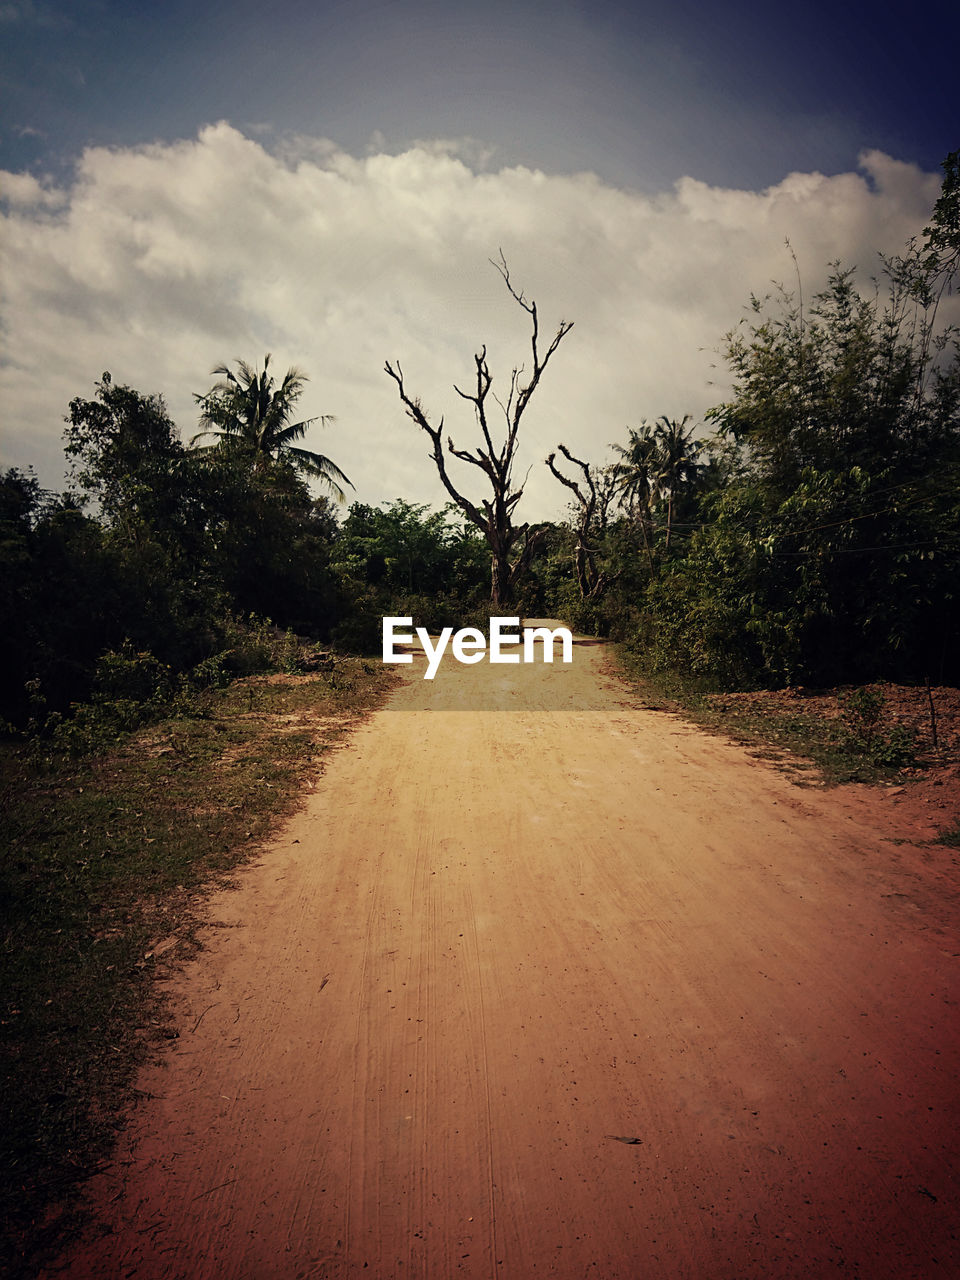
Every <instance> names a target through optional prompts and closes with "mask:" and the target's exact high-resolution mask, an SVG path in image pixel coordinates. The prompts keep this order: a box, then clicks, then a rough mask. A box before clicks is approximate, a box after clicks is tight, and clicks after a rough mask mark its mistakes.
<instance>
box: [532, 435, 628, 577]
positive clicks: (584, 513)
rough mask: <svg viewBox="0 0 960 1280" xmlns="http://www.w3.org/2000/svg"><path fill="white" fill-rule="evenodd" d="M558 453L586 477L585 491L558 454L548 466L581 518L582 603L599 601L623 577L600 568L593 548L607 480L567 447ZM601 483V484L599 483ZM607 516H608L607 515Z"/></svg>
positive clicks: (576, 557) (577, 554) (577, 551)
mask: <svg viewBox="0 0 960 1280" xmlns="http://www.w3.org/2000/svg"><path fill="white" fill-rule="evenodd" d="M557 449H558V450H559V452H560V453H562V454H563V456H564V457H565V458H566V459H567V461H568V462H570V463H572V464H573V465H574V466H575V467H579V469H580V473H581V475H582V476H583V488H581V487H580V482H579V481H577V480H571V479H570V477H569V476H566V475H564V474H563V472H562V471H560V470H559V468H558V467H557V465H556V461H555V459H556V456H557V455H556V453H551V454H550V455H549V456H548V458H547V466H548V467H549V468H550V471H551V474H552V475H554V476H555V477H556V478H557V479H558V480H559V481H560V483H561V484H562V485H565V486H566V488H568V489H569V490H570V491H571V492H572V493H573V495H574V497H575V498H576V500H577V507H578V514H577V524H576V544H575V546H574V552H573V563H574V567H575V569H576V573H577V586H578V587H579V589H580V598H581V600H593V601H599V600H600V599H602V597H603V595H604V593H605V592H606V590H607V588H608V587H609V586H611V584H612V583H614V582H615V581H616V580H617V578H619V576H620V571H617V572H615V573H609V572H608V571H606V570H601V569H598V568H597V549H596V547H593V546H591V545H590V544H591V543H592V542H593V541H594V539H595V534H596V532H597V527H596V526H597V524H598V521H599V516H600V512H601V508H602V503H603V498H604V489H605V486H604V483H603V481H604V478H605V477H604V476H603V473H600V474H598V473H597V470H596V468H594V467H591V466H590V465H589V463H586V462H584V461H583V460H582V459H580V458H575V457H574V456H573V454H572V453H571V452H570V450H569V449H568V448H567V446H566V445H565V444H560V445H557ZM598 482H599V483H598ZM604 514H605V513H604Z"/></svg>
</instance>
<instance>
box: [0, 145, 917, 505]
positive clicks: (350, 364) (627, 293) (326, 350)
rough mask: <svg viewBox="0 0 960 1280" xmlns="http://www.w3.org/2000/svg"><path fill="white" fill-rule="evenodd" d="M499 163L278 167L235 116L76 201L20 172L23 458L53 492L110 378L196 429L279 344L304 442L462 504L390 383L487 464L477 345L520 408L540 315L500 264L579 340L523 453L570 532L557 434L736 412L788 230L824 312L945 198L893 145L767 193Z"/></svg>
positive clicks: (108, 178) (435, 153) (9, 305)
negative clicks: (736, 350) (853, 275)
mask: <svg viewBox="0 0 960 1280" xmlns="http://www.w3.org/2000/svg"><path fill="white" fill-rule="evenodd" d="M486 160H487V157H485V156H483V157H482V161H483V162H481V153H480V152H479V151H478V146H477V144H476V143H475V142H473V141H472V140H469V139H468V140H464V141H463V143H462V144H458V143H456V142H450V141H442V142H439V143H437V142H435V143H431V144H429V145H428V144H422V145H418V146H413V147H410V148H409V149H407V150H406V151H404V152H402V153H401V154H397V155H390V154H386V153H384V152H383V151H382V150H378V151H375V152H373V153H371V154H365V155H363V156H361V157H357V156H353V155H349V154H347V153H345V152H344V151H342V150H340V149H339V148H338V147H337V146H336V145H335V144H334V143H332V142H330V141H329V140H327V139H322V138H308V137H303V136H291V137H287V138H285V139H283V140H282V141H281V142H278V143H277V144H276V145H275V146H274V147H273V149H272V150H268V149H267V148H266V147H265V146H264V145H262V143H261V142H260V141H257V140H254V139H252V138H250V137H247V136H245V135H244V134H242V133H241V132H239V131H238V130H237V129H235V128H233V127H232V126H230V125H229V124H227V123H223V122H221V123H219V124H215V125H211V126H209V127H207V128H204V129H203V130H202V131H201V132H200V134H199V135H198V137H197V138H196V139H194V140H189V141H180V142H175V143H169V144H167V143H163V144H161V143H156V144H152V145H149V146H141V147H136V148H128V149H105V148H93V149H90V150H88V151H86V152H85V153H84V154H83V156H82V157H81V159H80V160H79V162H78V164H77V167H76V172H75V175H74V179H73V181H72V183H71V184H70V185H69V186H67V187H65V188H62V189H58V188H55V187H53V186H51V185H50V184H49V183H46V184H41V183H39V182H37V180H36V179H34V178H32V177H30V176H29V175H26V174H13V175H10V174H6V175H0V199H2V200H3V201H4V202H5V203H6V206H7V207H6V211H5V213H4V214H3V221H4V226H3V229H2V253H3V255H4V261H3V264H2V269H3V278H4V281H5V288H4V292H3V296H2V301H0V306H2V317H0V318H2V325H3V331H4V335H5V341H4V345H5V350H6V355H5V361H4V364H3V367H2V368H0V403H2V406H3V414H4V418H5V421H6V423H7V439H6V442H5V451H4V460H5V463H6V464H7V465H10V464H16V465H21V466H22V465H27V464H30V463H33V464H35V465H36V466H37V468H38V471H39V473H40V476H41V479H42V480H43V481H44V483H46V484H48V485H51V486H56V485H57V484H58V483H59V482H60V477H61V476H62V473H63V466H62V455H61V453H60V440H61V433H62V427H63V416H64V414H65V412H66V409H67V405H68V403H69V400H70V399H71V398H72V397H73V396H77V395H81V396H86V395H90V394H92V390H93V383H94V381H95V380H96V379H97V378H98V377H99V376H100V374H101V372H102V371H103V370H105V369H109V370H110V372H111V374H112V375H113V378H114V380H115V381H123V382H127V383H129V384H130V385H132V386H135V387H136V388H137V389H138V390H140V391H143V392H145V393H148V392H160V393H162V394H163V395H164V396H165V398H166V400H167V403H168V406H169V407H170V410H171V412H172V414H173V416H174V418H175V420H176V421H177V422H178V423H179V425H180V427H181V429H182V432H183V435H184V436H185V437H186V438H189V436H190V435H192V434H193V432H194V430H195V427H196V406H195V404H194V401H193V393H194V392H202V391H204V390H206V389H207V387H208V386H209V385H210V383H211V381H212V379H211V376H210V370H211V369H212V368H213V366H214V365H216V364H218V363H220V362H221V361H223V360H231V359H233V358H235V357H244V358H246V359H248V360H251V361H256V360H259V359H261V358H262V356H263V354H264V352H266V351H271V352H272V353H273V356H274V363H275V365H276V366H277V367H278V368H280V369H283V368H285V367H286V366H287V365H288V364H297V365H300V366H301V367H302V368H303V369H305V370H306V371H307V373H308V374H309V375H310V378H311V382H310V383H309V385H308V392H307V394H306V396H305V397H304V402H303V408H304V411H305V414H306V415H314V414H315V415H320V414H323V413H330V414H334V415H336V419H337V421H336V424H335V425H334V426H331V427H328V428H326V429H325V430H324V431H323V432H322V433H321V431H320V429H319V428H318V429H317V431H316V434H315V436H314V438H313V439H312V440H310V441H308V444H309V445H310V446H311V447H314V448H318V449H320V450H321V451H322V452H324V453H327V454H329V455H330V456H331V457H333V458H334V459H335V460H336V461H337V462H338V463H339V464H340V465H341V466H342V467H343V469H344V470H345V471H346V472H347V474H348V475H350V477H351V478H352V479H353V480H354V482H355V484H356V486H357V496H358V497H359V498H360V499H362V500H363V501H366V502H379V501H381V500H385V499H390V498H393V497H395V496H398V495H403V496H404V497H407V498H409V499H411V500H416V501H423V502H433V503H440V502H441V501H443V498H444V494H443V491H442V489H441V487H440V485H439V482H438V480H437V478H436V476H435V473H434V470H433V467H432V464H431V463H430V461H429V460H428V458H427V447H426V446H427V441H426V440H425V438H424V437H423V436H422V435H421V434H420V433H418V431H417V428H416V427H415V426H414V424H413V423H411V422H410V421H409V420H407V419H406V418H405V417H404V415H403V413H402V410H401V407H400V405H399V402H398V399H397V396H396V388H395V386H394V384H393V383H392V382H391V381H390V380H389V379H388V378H387V377H386V375H385V374H384V372H383V365H384V361H385V360H386V359H390V360H397V359H399V360H400V361H401V363H402V365H403V369H404V372H405V375H406V378H407V382H408V387H409V389H410V390H411V391H412V392H414V393H415V394H417V395H419V396H420V397H421V398H422V400H423V404H424V407H425V408H426V409H427V410H428V412H429V413H430V414H431V415H432V416H433V417H434V418H436V419H439V417H440V416H441V415H444V416H445V421H446V428H447V429H448V430H449V431H450V433H451V434H452V435H453V436H454V438H455V440H456V442H457V443H458V444H460V445H468V444H469V443H470V442H471V440H472V438H473V423H472V420H471V417H470V414H469V406H467V405H466V404H464V403H463V402H462V401H461V400H460V398H459V397H458V396H457V395H456V394H455V392H454V391H453V383H455V382H457V383H459V384H460V385H461V386H465V385H467V384H468V383H469V380H470V377H471V372H472V370H473V353H474V352H475V351H476V350H478V349H479V347H480V345H481V344H482V343H486V344H487V348H488V352H489V358H490V365H491V369H492V370H493V373H494V378H495V383H494V389H495V390H499V391H500V392H505V390H506V387H507V385H508V380H509V374H510V370H511V368H512V367H513V366H514V365H515V364H517V363H523V362H524V361H526V363H527V365H528V367H529V329H528V324H527V318H526V316H525V314H524V313H523V312H522V311H521V310H520V309H519V308H518V307H517V306H516V304H515V303H513V302H512V301H511V299H510V298H509V296H508V295H507V293H506V291H505V289H504V286H503V282H502V280H501V279H500V277H499V275H498V274H497V272H496V271H495V270H494V268H493V267H492V266H491V265H490V262H489V259H491V258H495V257H496V256H497V253H498V251H499V249H501V248H502V249H503V252H504V254H505V255H506V258H507V261H508V263H509V264H510V268H511V271H512V273H513V277H514V279H515V281H516V283H517V284H518V286H521V287H522V288H523V289H524V290H525V292H526V295H527V297H530V298H535V299H536V300H537V302H538V305H539V311H540V321H541V329H542V335H543V340H544V342H547V341H549V338H550V337H551V336H552V333H553V332H554V331H555V329H556V326H557V325H558V324H559V322H560V320H561V319H566V320H572V321H574V329H573V330H572V332H571V333H570V334H569V336H568V337H567V338H566V340H565V341H564V343H563V344H562V346H561V347H560V349H559V351H558V352H557V354H556V356H555V358H554V361H553V363H552V364H551V366H550V369H549V370H548V373H547V375H546V376H545V378H544V381H543V383H542V384H541V387H540V388H539V389H538V392H537V395H536V396H535V397H534V399H533V400H532V401H531V406H530V410H529V413H528V417H527V420H526V427H525V435H524V442H523V451H522V455H521V459H520V463H521V467H522V469H523V470H524V471H525V470H526V468H527V467H528V466H529V467H530V468H531V474H530V481H529V486H528V490H527V498H526V499H525V503H524V506H523V507H521V512H522V513H524V514H525V515H526V516H528V517H536V516H539V515H553V514H556V513H558V512H559V511H561V510H562V509H563V506H564V494H563V493H562V492H561V491H560V489H559V486H557V484H556V482H555V481H554V480H553V479H552V478H551V477H550V475H549V473H548V472H547V471H546V469H545V468H544V467H543V465H542V460H543V458H544V457H545V455H546V453H547V452H549V451H550V450H551V449H553V448H554V447H555V446H556V444H557V443H558V441H561V440H562V441H563V442H564V443H565V444H567V445H568V446H569V447H570V448H572V449H574V450H575V451H576V452H578V453H580V454H581V455H583V456H589V457H591V458H594V459H596V460H603V459H604V458H605V456H606V453H607V447H608V445H609V444H610V443H611V442H612V441H615V440H622V439H624V438H625V435H626V429H627V427H628V425H635V424H636V423H637V422H638V421H639V420H640V419H641V418H642V417H647V418H655V417H657V416H658V415H660V414H661V413H666V414H669V415H671V416H673V415H682V414H683V413H687V412H689V413H692V414H693V415H695V416H700V415H702V414H703V413H704V411H705V410H706V409H707V408H708V407H709V406H710V405H711V404H715V403H717V402H718V401H719V400H721V399H722V398H723V394H724V390H725V385H724V381H723V377H724V375H723V370H722V368H721V369H717V368H715V367H714V366H715V365H716V364H717V358H716V356H715V355H714V354H713V352H714V350H715V348H716V347H717V346H718V344H719V343H720V340H721V337H722V335H723V333H724V332H725V331H727V330H728V329H730V328H732V327H733V326H734V325H735V324H736V322H737V320H738V319H739V317H740V315H741V313H742V308H743V305H744V303H745V302H746V301H747V299H748V297H749V294H750V293H751V291H752V292H757V293H763V292H764V291H765V290H767V289H768V288H769V287H770V282H771V280H774V279H786V282H787V284H788V285H789V282H790V279H791V278H792V273H793V270H794V267H793V262H792V260H791V258H790V255H789V253H788V251H787V249H786V248H785V243H784V242H785V240H786V239H788V238H789V241H790V244H791V246H792V248H793V250H794V252H795V254H796V257H797V260H798V263H799V267H800V270H801V272H802V277H803V287H804V293H805V295H806V296H809V295H810V294H811V293H812V292H813V291H814V289H816V288H817V287H819V286H820V285H821V284H822V283H823V281H824V279H825V274H826V264H827V263H829V262H830V261H832V260H833V259H837V258H839V259H841V260H843V261H844V262H847V263H858V264H859V266H860V267H861V269H862V271H863V272H864V274H865V276H868V275H869V274H870V273H871V272H873V271H875V269H876V266H877V256H876V255H877V251H878V250H880V249H883V250H886V251H890V252H894V251H897V250H899V249H900V248H902V246H903V245H904V243H905V242H906V240H907V239H908V237H909V236H911V235H914V234H916V233H917V232H918V230H919V229H920V228H922V226H923V224H924V222H925V220H927V218H928V216H929V211H930V209H931V208H932V205H933V202H934V200H935V199H936V196H937V193H938V190H939V180H938V178H937V176H935V175H930V174H925V173H923V172H921V171H920V170H919V169H917V168H916V167H915V166H912V165H909V164H903V163H900V162H897V161H894V160H891V159H890V158H889V157H888V156H885V155H882V154H881V153H879V152H875V151H874V152H868V153H866V154H864V155H863V156H862V157H860V164H859V171H858V172H851V173H845V174H840V175H837V176H834V177H826V176H824V175H822V174H818V173H793V174H789V175H787V176H786V177H785V178H784V179H783V180H782V181H781V182H780V183H778V184H777V185H776V186H773V187H770V188H768V189H767V190H764V191H743V190H732V189H723V188H720V187H714V186H709V185H707V184H706V183H703V182H700V181H697V180H696V179H694V178H684V179H682V180H681V181H680V182H678V183H677V184H676V185H675V187H674V188H673V189H671V190H669V191H664V192H660V193H659V194H654V195H649V194H639V193H636V192H631V191H625V190H620V189H618V188H616V187H613V186H611V185H609V184H606V183H604V182H602V181H601V180H600V179H599V178H597V177H596V176H595V175H593V174H591V173H577V174H569V175H552V176H547V175H545V174H543V173H541V172H538V171H537V170H535V169H531V168H523V167H511V168H502V169H499V170H492V169H489V168H487V167H486ZM473 482H474V477H473V476H471V477H470V483H473Z"/></svg>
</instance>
